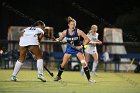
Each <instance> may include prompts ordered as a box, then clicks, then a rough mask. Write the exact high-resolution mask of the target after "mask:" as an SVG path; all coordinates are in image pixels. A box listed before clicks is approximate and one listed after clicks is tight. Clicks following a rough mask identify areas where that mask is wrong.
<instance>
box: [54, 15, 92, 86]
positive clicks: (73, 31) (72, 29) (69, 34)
mask: <svg viewBox="0 0 140 93" xmlns="http://www.w3.org/2000/svg"><path fill="white" fill-rule="evenodd" d="M68 27H69V28H68V29H66V30H64V31H63V32H62V34H61V36H60V37H59V38H58V40H59V41H62V40H63V39H64V38H65V37H66V40H67V43H68V45H67V48H66V51H65V54H64V56H63V62H62V64H61V65H60V67H59V71H58V74H57V76H56V78H54V81H59V80H60V79H61V75H62V73H63V71H64V66H65V64H66V63H68V60H69V58H70V57H71V56H72V55H76V56H77V57H78V59H79V60H80V62H81V64H82V66H83V68H84V71H85V74H86V77H87V79H88V81H89V82H92V83H94V82H95V80H94V81H93V80H92V79H91V78H90V72H89V68H88V66H87V62H86V61H85V57H84V55H83V53H82V49H83V47H84V45H86V44H88V43H89V42H90V40H89V38H88V37H87V36H86V34H85V33H84V32H83V31H81V30H80V29H77V28H76V20H75V19H73V18H72V17H68ZM80 36H81V37H83V39H84V40H83V43H82V44H80ZM74 47H75V48H74Z"/></svg>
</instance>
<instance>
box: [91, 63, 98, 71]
mask: <svg viewBox="0 0 140 93" xmlns="http://www.w3.org/2000/svg"><path fill="white" fill-rule="evenodd" d="M97 65H98V61H94V62H93V66H92V71H95V70H96V67H97Z"/></svg>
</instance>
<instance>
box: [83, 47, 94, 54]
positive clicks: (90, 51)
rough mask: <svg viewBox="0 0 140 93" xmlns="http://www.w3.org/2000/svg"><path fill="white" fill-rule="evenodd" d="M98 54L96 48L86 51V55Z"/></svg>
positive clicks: (89, 48)
mask: <svg viewBox="0 0 140 93" xmlns="http://www.w3.org/2000/svg"><path fill="white" fill-rule="evenodd" d="M96 52H97V48H96V47H87V48H86V49H85V53H88V54H91V55H93V54H94V53H96Z"/></svg>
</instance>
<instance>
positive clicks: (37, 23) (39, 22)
mask: <svg viewBox="0 0 140 93" xmlns="http://www.w3.org/2000/svg"><path fill="white" fill-rule="evenodd" d="M44 24H45V23H44V22H43V21H41V20H38V21H36V22H35V23H34V24H33V25H32V27H35V26H39V25H41V26H42V25H44Z"/></svg>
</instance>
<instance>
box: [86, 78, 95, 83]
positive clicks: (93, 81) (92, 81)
mask: <svg viewBox="0 0 140 93" xmlns="http://www.w3.org/2000/svg"><path fill="white" fill-rule="evenodd" d="M88 82H90V83H96V80H92V79H89V80H88Z"/></svg>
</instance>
